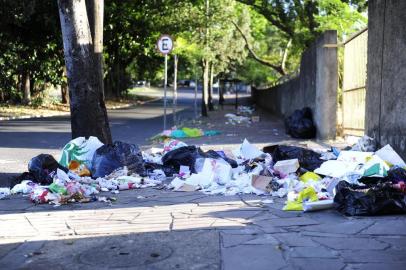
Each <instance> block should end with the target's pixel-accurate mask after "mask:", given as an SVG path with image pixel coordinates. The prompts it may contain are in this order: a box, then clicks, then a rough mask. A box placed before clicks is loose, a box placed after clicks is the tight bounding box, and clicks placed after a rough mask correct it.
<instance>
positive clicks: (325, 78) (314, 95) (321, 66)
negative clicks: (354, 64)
mask: <svg viewBox="0 0 406 270" xmlns="http://www.w3.org/2000/svg"><path fill="white" fill-rule="evenodd" d="M327 44H330V46H325V45H327ZM335 44H337V32H336V31H326V32H324V33H323V34H322V35H321V36H320V37H319V38H318V39H317V40H316V41H315V42H314V43H313V44H312V46H310V47H309V48H308V49H307V50H306V51H305V52H304V53H303V54H302V58H301V63H300V74H299V76H298V77H296V78H294V79H291V80H289V81H287V82H285V83H283V84H280V85H278V86H275V87H272V88H269V89H263V90H260V89H253V91H252V96H253V100H254V102H255V103H256V104H257V105H258V106H260V107H262V108H264V109H267V110H269V111H271V112H273V113H275V114H277V115H280V116H284V117H285V116H288V115H290V114H291V113H292V112H293V111H294V110H297V109H302V108H303V107H310V108H311V109H312V112H313V118H314V121H315V124H316V127H317V138H318V139H322V140H327V139H334V138H335V136H336V124H337V87H338V62H337V48H336V46H334V45H335ZM331 45H332V46H331Z"/></svg>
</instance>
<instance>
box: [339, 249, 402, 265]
mask: <svg viewBox="0 0 406 270" xmlns="http://www.w3.org/2000/svg"><path fill="white" fill-rule="evenodd" d="M339 253H340V256H341V257H342V258H343V260H344V261H345V262H348V263H394V262H396V263H398V262H402V263H404V262H405V263H406V257H405V252H404V251H403V250H389V249H387V250H358V251H356V252H354V251H353V250H341V251H339Z"/></svg>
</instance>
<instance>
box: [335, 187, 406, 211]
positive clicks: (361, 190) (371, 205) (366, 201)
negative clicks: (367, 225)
mask: <svg viewBox="0 0 406 270" xmlns="http://www.w3.org/2000/svg"><path fill="white" fill-rule="evenodd" d="M336 191H337V193H336V195H335V197H334V205H335V208H336V209H337V210H338V211H339V212H341V213H343V214H345V215H348V216H373V215H389V214H406V195H405V194H404V193H403V192H402V191H401V190H399V189H396V188H394V187H393V185H392V183H391V182H383V183H382V182H380V183H377V184H375V185H372V186H369V187H368V186H366V187H362V186H358V185H352V184H349V183H347V182H346V181H340V182H339V183H338V184H337V186H336Z"/></svg>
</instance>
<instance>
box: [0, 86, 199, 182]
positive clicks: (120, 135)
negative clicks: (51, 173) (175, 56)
mask: <svg viewBox="0 0 406 270" xmlns="http://www.w3.org/2000/svg"><path fill="white" fill-rule="evenodd" d="M178 93H179V94H178V110H179V113H177V117H178V119H180V120H185V119H191V118H193V117H194V91H193V89H180V90H179V92H178ZM200 98H201V96H200V93H199V94H198V100H200ZM198 112H200V105H199V104H198ZM163 114H164V110H163V100H162V99H160V100H157V101H154V102H150V103H146V104H143V105H138V106H133V107H129V108H125V109H118V110H112V111H109V119H110V125H111V131H112V135H113V140H120V141H124V142H130V143H135V144H138V145H145V144H148V141H147V140H148V138H150V137H151V136H153V135H155V134H157V133H158V132H161V131H162V129H163ZM167 120H168V124H167V127H171V126H172V125H173V115H172V99H171V92H169V93H168V116H167ZM70 139H71V133H70V118H69V116H56V117H49V118H38V119H22V120H13V121H2V122H0V186H1V185H7V184H8V182H9V180H10V177H11V176H13V175H16V174H20V173H22V172H23V171H25V170H26V169H27V164H28V161H29V160H30V159H31V158H32V157H33V156H36V155H38V154H41V153H49V154H52V155H54V156H55V157H59V154H60V150H61V149H62V148H63V146H64V145H65V144H66V143H67V142H68V141H69V140H70Z"/></svg>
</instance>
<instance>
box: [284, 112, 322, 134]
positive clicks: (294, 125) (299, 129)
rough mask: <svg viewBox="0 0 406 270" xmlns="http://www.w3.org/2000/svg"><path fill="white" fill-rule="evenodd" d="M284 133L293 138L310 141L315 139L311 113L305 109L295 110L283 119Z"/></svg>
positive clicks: (314, 127)
mask: <svg viewBox="0 0 406 270" xmlns="http://www.w3.org/2000/svg"><path fill="white" fill-rule="evenodd" d="M285 129H286V133H287V134H289V135H290V136H292V137H293V138H299V139H312V138H314V137H316V126H315V125H314V123H313V117H312V111H311V109H310V108H308V107H305V108H303V109H302V110H296V111H294V112H293V114H292V115H290V116H289V117H287V118H286V119H285Z"/></svg>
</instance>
